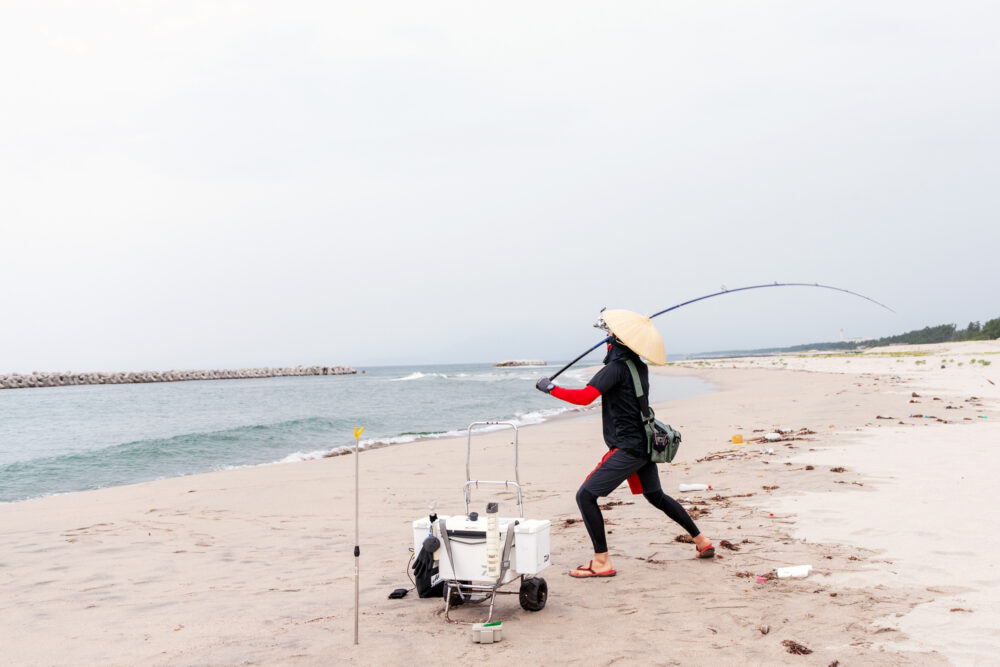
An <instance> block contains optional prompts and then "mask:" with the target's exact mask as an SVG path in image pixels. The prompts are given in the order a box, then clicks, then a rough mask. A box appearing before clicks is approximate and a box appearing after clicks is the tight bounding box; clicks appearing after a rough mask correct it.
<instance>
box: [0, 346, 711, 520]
mask: <svg viewBox="0 0 1000 667" xmlns="http://www.w3.org/2000/svg"><path fill="white" fill-rule="evenodd" d="M560 367H561V365H558V366H557V365H551V366H546V367H539V366H527V367H515V368H495V367H493V366H491V365H489V364H468V365H434V366H431V365H428V366H385V367H375V368H366V369H364V370H365V372H364V373H361V372H360V371H359V373H358V374H357V375H334V376H306V377H278V378H259V379H247V380H205V381H192V382H165V383H151V384H122V385H91V386H72V387H48V388H39V389H7V390H0V502H12V501H18V500H25V499H29V498H37V497H41V496H47V495H52V494H56V493H68V492H73V491H83V490H87V489H97V488H103V487H108V486H116V485H121V484H132V483H136V482H143V481H149V480H154V479H162V478H167V477H178V476H182V475H190V474H196V473H202V472H209V471H213V470H223V469H227V468H234V467H241V466H252V465H262V464H271V463H290V462H294V461H302V460H306V459H310V458H318V457H321V456H324V455H331V454H337V453H343V452H348V451H351V450H352V449H353V446H354V429H355V428H356V427H359V426H363V427H364V428H365V430H364V433H363V436H362V439H361V446H362V448H364V447H371V446H373V445H375V444H378V445H386V444H393V445H399V446H414V445H410V444H408V443H413V442H415V441H419V440H421V439H424V438H440V437H447V436H453V435H462V434H464V433H465V429H466V428H467V427H468V425H469V424H470V423H471V422H473V421H487V420H489V421H513V422H514V423H516V424H518V425H526V424H536V423H540V422H542V421H545V420H547V419H551V418H553V417H556V416H557V415H560V414H562V413H565V412H568V411H572V410H576V409H578V408H576V407H575V406H572V405H569V404H567V403H564V402H562V401H559V400H556V399H554V398H552V397H550V396H546V395H544V394H542V393H541V392H539V391H536V390H535V387H534V384H535V381H536V380H537V379H538V378H539V377H542V376H544V375H551V374H553V373H555V371H556V370H557V369H558V368H560ZM589 377H590V371H588V370H586V369H577V368H574V369H571V370H570V371H568V372H567V373H565V374H564V375H562V376H560V378H559V383H560V384H561V385H564V386H569V387H582V386H583V385H584V384H586V382H587V380H588V379H589ZM650 382H651V387H650V394H651V398H652V399H653V401H654V402H655V401H664V400H671V399H675V398H681V397H685V396H693V395H697V394H701V393H706V392H708V391H710V387H709V385H707V384H706V383H704V382H702V381H700V380H698V379H696V378H666V377H657V376H655V375H653V374H650ZM595 437H598V438H599V437H600V435H599V434H596V433H595Z"/></svg>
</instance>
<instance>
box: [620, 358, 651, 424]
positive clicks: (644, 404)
mask: <svg viewBox="0 0 1000 667" xmlns="http://www.w3.org/2000/svg"><path fill="white" fill-rule="evenodd" d="M625 365H626V366H628V370H629V372H630V373H631V374H632V385H633V386H634V387H635V397H636V398H637V399H638V400H639V412H640V413H642V421H643V423H646V422H648V421H649V420H650V418H649V397H648V396H646V395H645V394H644V393H643V391H642V381H641V380H640V379H639V371H638V370H637V369H636V367H635V362H633V361H632V360H631V359H626V360H625Z"/></svg>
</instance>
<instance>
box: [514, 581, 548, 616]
mask: <svg viewBox="0 0 1000 667" xmlns="http://www.w3.org/2000/svg"><path fill="white" fill-rule="evenodd" d="M548 597H549V585H548V584H546V583H545V580H544V579H542V578H541V577H532V578H531V579H525V580H524V581H523V582H521V593H520V595H518V598H520V600H521V608H522V609H524V610H525V611H541V610H542V609H543V608H544V607H545V601H546V600H547V599H548Z"/></svg>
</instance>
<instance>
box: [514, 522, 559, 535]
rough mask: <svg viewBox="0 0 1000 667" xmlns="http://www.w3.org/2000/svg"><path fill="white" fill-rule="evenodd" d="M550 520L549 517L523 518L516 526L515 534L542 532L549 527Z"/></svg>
mask: <svg viewBox="0 0 1000 667" xmlns="http://www.w3.org/2000/svg"><path fill="white" fill-rule="evenodd" d="M549 525H550V522H549V520H548V519H522V520H521V523H519V524H517V526H515V527H514V534H515V535H524V534H528V535H533V534H535V533H540V532H542V531H543V530H548V529H549Z"/></svg>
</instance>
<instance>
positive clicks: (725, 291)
mask: <svg viewBox="0 0 1000 667" xmlns="http://www.w3.org/2000/svg"><path fill="white" fill-rule="evenodd" d="M765 287H820V288H822V289H832V290H836V291H838V292H844V293H845V294H851V295H853V296H856V297H860V298H862V299H864V300H866V301H871V302H872V303H874V304H875V305H877V306H881V307H882V308H885V309H886V310H888V311H889V312H890V313H895V312H896V311H894V310H893V309H892V308H890V307H889V306H887V305H885V304H884V303H880V302H878V301H876V300H875V299H872V298H871V297H867V296H865V295H864V294H858V293H857V292H852V291H851V290H849V289H844V288H843V287H833V286H832V285H820V284H819V283H766V284H764V285H748V286H747V287H736V288H734V289H726V288H725V286H723V288H722V290H721V291H719V292H714V293H712V294H706V295H705V296H699V297H698V298H696V299H690V300H688V301H684V302H683V303H678V304H677V305H675V306H670V307H669V308H664V309H663V310H661V311H659V312H657V313H653V314H652V315H650V316H649V319H653V318H654V317H659V316H660V315H663V314H665V313H669V312H670V311H672V310H677V309H678V308H682V307H684V306H688V305H690V304H692V303H696V302H698V301H704V300H705V299H711V298H712V297H714V296H722V295H723V294H734V293H736V292H744V291H746V290H751V289H763V288H765ZM610 340H611V336H608V337H607V338H604V339H603V340H600V341H598V342H597V344H596V345H594V346H593V347H591V348H589V349H588V350H587V351H586V352H584V353H583V354H581V355H580V356H579V357H577V358H576V359H574V360H573V361H571V362H569V363H568V364H566V365H565V366H563V367H562V368H561V369H559V371H558V372H557V373H556V374H555V375H553V376H552V377H550V378H549V380H555V379H556V378H557V377H559V376H560V375H562V373H563V372H564V371H566V370H567V369H568V368H569V367H570V366H572V365H573V364H575V363H576V362H578V361H580V360H581V359H583V358H584V357H585V356H587V355H588V354H590V353H591V352H593V351H594V350H596V349H597V348H599V347H600V346H601V345H604V344H605V343H607V342H608V341H610Z"/></svg>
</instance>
